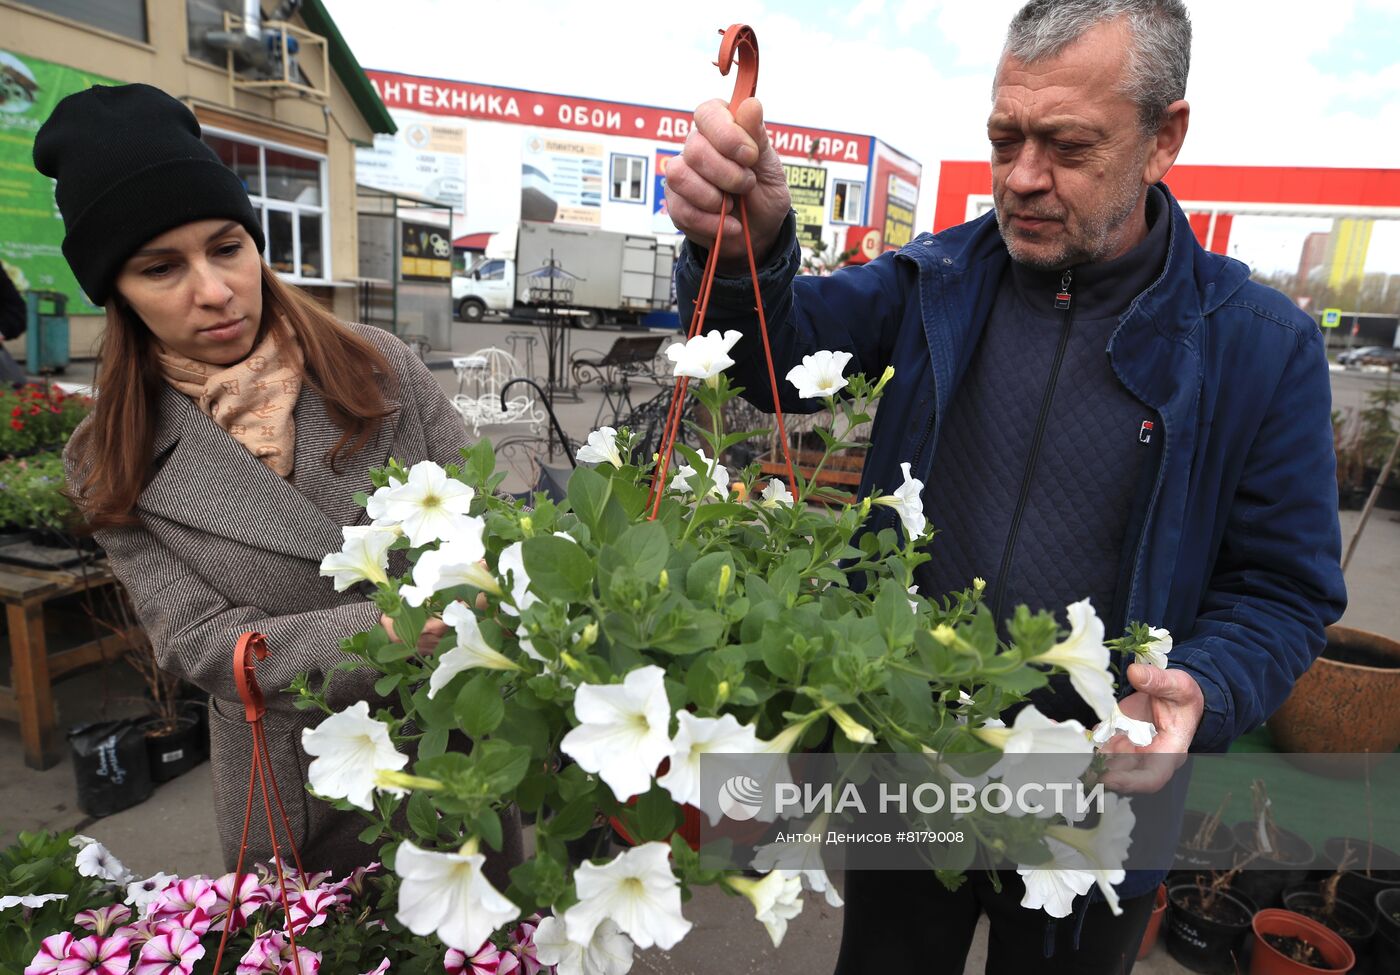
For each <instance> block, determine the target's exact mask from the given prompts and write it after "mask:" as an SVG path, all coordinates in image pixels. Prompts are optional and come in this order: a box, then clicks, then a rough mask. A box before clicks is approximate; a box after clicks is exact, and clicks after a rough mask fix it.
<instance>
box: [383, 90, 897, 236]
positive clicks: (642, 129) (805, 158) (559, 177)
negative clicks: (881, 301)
mask: <svg viewBox="0 0 1400 975" xmlns="http://www.w3.org/2000/svg"><path fill="white" fill-rule="evenodd" d="M367 74H368V75H369V78H370V81H371V82H372V83H373V85H374V87H375V90H376V91H377V92H378V94H379V96H380V98H381V99H382V100H383V102H384V104H385V105H386V106H388V108H389V111H390V113H391V114H392V116H393V118H394V121H395V123H396V124H397V126H398V132H397V133H396V134H393V135H387V134H386V135H381V136H378V137H377V138H376V139H375V144H374V147H373V148H372V149H363V150H361V151H360V152H359V163H360V165H359V179H360V181H361V182H362V183H365V184H367V185H371V186H376V187H379V188H381V189H385V190H391V191H395V192H405V193H410V194H413V195H415V196H420V197H427V198H431V199H436V200H440V201H441V202H442V203H444V204H446V205H448V206H451V207H453V208H454V209H455V210H456V215H455V217H454V228H453V229H454V234H455V243H456V245H457V249H458V250H459V251H468V252H480V251H484V250H485V249H486V248H487V245H488V241H489V238H490V237H491V236H492V235H495V234H502V233H506V232H508V231H510V230H511V229H512V228H514V227H516V226H518V224H519V222H520V221H521V220H531V221H541V222H546V223H558V224H569V225H576V226H587V227H598V228H601V229H603V230H607V231H616V232H620V233H628V234H655V235H657V236H658V237H665V238H671V237H673V236H674V235H675V233H676V229H675V227H674V226H673V225H672V223H671V220H670V218H669V216H668V215H667V214H666V206H665V192H664V189H663V183H664V179H665V174H666V164H667V162H668V161H669V160H670V159H671V158H673V157H674V156H676V155H677V154H678V153H679V152H680V150H681V148H682V146H683V145H684V142H685V137H686V134H687V133H688V132H689V128H690V119H691V113H690V112H689V111H682V110H679V109H669V108H657V107H654V106H650V105H638V104H632V103H628V102H615V101H604V100H599V99H593V98H585V97H580V96H574V95H563V94H555V93H548V92H537V91H527V90H524V89H519V88H501V87H496V86H492V85H484V84H476V83H473V82H465V81H450V80H445V79H440V78H430V77H424V76H421V75H410V74H401V73H397V72H390V71H377V70H370V71H368V72H367ZM768 128H769V131H770V133H771V134H772V138H773V143H774V145H775V147H776V148H777V150H778V153H779V154H780V155H781V156H782V157H783V161H784V164H785V168H786V170H787V176H788V184H789V186H790V187H791V188H792V195H793V206H794V209H795V210H796V211H797V214H798V225H799V226H798V234H799V238H800V239H801V241H802V243H803V245H804V246H805V247H807V248H809V249H810V248H812V247H813V245H815V244H816V243H817V242H818V241H822V242H824V244H825V246H826V249H827V253H828V254H836V253H841V252H843V251H846V250H848V249H852V248H857V249H858V248H859V247H860V245H861V244H862V243H864V245H865V251H864V254H863V255H858V257H857V259H858V260H859V259H863V258H864V257H866V256H873V255H875V254H878V253H880V251H881V250H883V249H885V248H887V247H898V246H901V245H903V244H904V243H907V242H908V241H909V240H910V238H911V237H912V236H913V234H914V210H915V206H916V205H917V203H918V194H919V182H920V175H921V167H920V164H919V163H918V162H916V161H915V160H913V159H910V158H909V157H907V156H905V155H903V154H902V153H900V152H899V151H897V150H896V149H894V148H892V147H891V146H889V145H887V144H886V143H884V142H882V141H880V140H879V139H877V138H875V137H874V136H870V135H859V134H854V133H850V132H837V131H832V130H827V129H819V128H811V127H806V126H800V125H791V124H787V123H784V122H769V123H768ZM872 231H874V232H875V233H874V234H872Z"/></svg>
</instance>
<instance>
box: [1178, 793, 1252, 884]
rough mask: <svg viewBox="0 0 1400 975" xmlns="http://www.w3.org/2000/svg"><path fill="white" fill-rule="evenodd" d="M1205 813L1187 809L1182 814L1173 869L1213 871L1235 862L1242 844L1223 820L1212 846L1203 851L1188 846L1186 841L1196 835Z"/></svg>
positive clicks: (1226, 868) (1199, 871) (1193, 873)
mask: <svg viewBox="0 0 1400 975" xmlns="http://www.w3.org/2000/svg"><path fill="white" fill-rule="evenodd" d="M1205 818H1206V814H1205V813H1203V812H1198V811H1196V810H1195V809H1188V810H1186V812H1185V813H1184V814H1183V815H1182V817H1181V839H1180V840H1178V841H1177V845H1176V852H1175V853H1173V854H1172V872H1173V873H1178V872H1179V873H1182V874H1186V875H1188V876H1187V877H1186V878H1184V879H1190V876H1192V875H1195V874H1198V873H1205V874H1208V873H1210V872H1211V871H1212V870H1229V869H1230V868H1231V867H1232V866H1234V864H1235V853H1236V851H1238V849H1239V846H1238V844H1236V843H1235V834H1234V833H1232V832H1230V828H1229V827H1228V826H1225V825H1224V824H1223V823H1222V824H1221V825H1220V826H1219V827H1218V828H1217V829H1216V831H1215V835H1214V836H1213V837H1212V838H1211V842H1210V845H1209V846H1208V847H1207V848H1206V849H1203V850H1194V849H1189V848H1188V847H1187V846H1186V844H1187V843H1189V842H1191V838H1192V837H1193V836H1195V835H1196V830H1198V829H1200V827H1201V822H1202V820H1204V819H1205Z"/></svg>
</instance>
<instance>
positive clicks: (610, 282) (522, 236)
mask: <svg viewBox="0 0 1400 975" xmlns="http://www.w3.org/2000/svg"><path fill="white" fill-rule="evenodd" d="M677 246H678V244H677V242H676V241H672V240H669V239H666V240H659V239H657V238H656V237H654V236H651V235H650V234H622V233H614V232H611V231H606V230H598V229H595V228H592V227H572V226H566V225H562V224H551V223H536V222H532V221H528V220H527V221H521V223H520V225H519V226H518V227H514V228H511V230H509V231H506V232H505V233H498V234H494V235H492V237H491V239H490V241H489V242H488V243H487V247H486V253H485V255H484V256H483V257H482V258H481V259H479V260H478V261H477V262H476V264H475V265H473V266H472V267H471V268H470V269H469V270H468V271H467V272H466V273H465V274H458V275H456V276H454V277H453V279H452V307H453V310H454V311H455V312H456V314H457V317H458V318H460V319H463V320H464V321H468V322H477V321H480V320H481V319H482V317H483V316H484V315H485V314H486V313H487V312H488V311H490V312H499V313H502V314H511V315H520V316H522V317H526V318H529V317H536V316H538V315H540V314H542V313H544V312H547V311H548V309H549V308H550V307H553V308H554V309H555V310H556V312H557V313H558V314H559V315H561V316H566V317H568V318H569V319H571V320H572V321H573V323H574V324H575V325H577V326H579V327H580V328H595V327H597V326H598V325H601V324H605V323H607V324H613V323H615V324H634V323H636V322H637V321H639V320H640V319H641V318H642V317H643V316H644V315H646V314H648V313H650V312H654V311H669V310H671V309H672V308H673V307H674V305H675V300H674V296H673V292H672V287H671V272H672V269H673V267H674V265H675V259H676V247H677Z"/></svg>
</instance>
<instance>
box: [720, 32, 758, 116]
mask: <svg viewBox="0 0 1400 975" xmlns="http://www.w3.org/2000/svg"><path fill="white" fill-rule="evenodd" d="M720 33H721V34H723V35H724V40H722V41H720V42H719V60H718V61H716V62H715V67H717V68H719V73H720V74H723V75H727V74H729V69H730V67H732V66H733V64H734V62H735V60H736V59H737V60H738V62H739V76H738V77H737V78H735V79H734V97H733V98H731V99H730V100H729V114H731V115H737V114H738V112H739V106H740V105H741V104H742V103H743V101H744V99H745V98H752V97H753V96H754V95H756V94H757V93H758V35H756V34H755V33H754V32H753V28H752V27H750V26H749V25H748V24H730V25H729V29H728V30H722V31H720Z"/></svg>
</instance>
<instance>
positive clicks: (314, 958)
mask: <svg viewBox="0 0 1400 975" xmlns="http://www.w3.org/2000/svg"><path fill="white" fill-rule="evenodd" d="M289 954H290V952H289ZM297 961H299V962H300V963H301V972H300V975H316V973H317V972H319V971H320V970H321V955H320V953H319V952H315V951H312V950H311V949H310V948H303V947H302V946H301V945H297ZM278 975H297V965H296V963H294V962H292V961H291V960H290V959H288V960H287V961H286V962H284V963H283V965H282V970H281V971H280V972H278Z"/></svg>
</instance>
